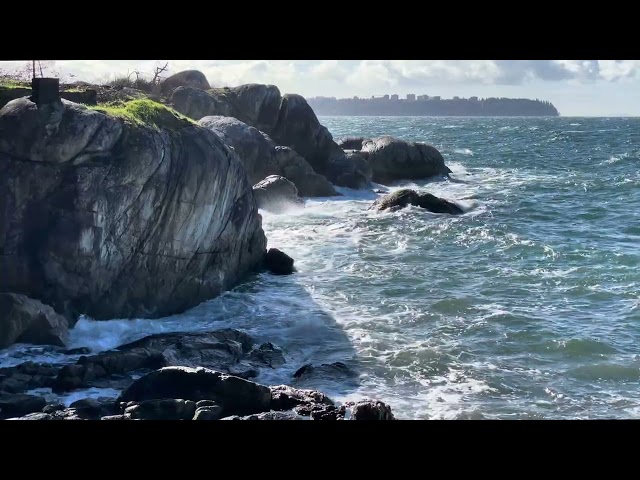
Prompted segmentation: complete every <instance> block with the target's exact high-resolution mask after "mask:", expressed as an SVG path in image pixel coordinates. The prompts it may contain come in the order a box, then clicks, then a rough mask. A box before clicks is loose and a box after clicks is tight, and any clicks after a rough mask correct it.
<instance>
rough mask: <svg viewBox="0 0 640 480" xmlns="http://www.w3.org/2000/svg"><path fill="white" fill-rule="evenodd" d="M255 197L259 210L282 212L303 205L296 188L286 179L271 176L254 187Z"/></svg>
mask: <svg viewBox="0 0 640 480" xmlns="http://www.w3.org/2000/svg"><path fill="white" fill-rule="evenodd" d="M253 195H254V196H255V197H256V202H257V204H258V207H259V208H263V209H265V210H268V211H271V212H281V211H283V210H287V209H288V208H291V207H292V206H297V205H302V203H303V202H302V199H301V198H300V197H299V196H298V189H297V188H296V186H295V185H294V184H293V183H292V182H290V181H289V180H287V179H286V178H284V177H281V176H279V175H270V176H268V177H267V178H265V179H264V180H262V181H261V182H258V183H256V184H255V185H254V186H253Z"/></svg>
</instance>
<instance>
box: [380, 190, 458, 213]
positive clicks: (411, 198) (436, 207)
mask: <svg viewBox="0 0 640 480" xmlns="http://www.w3.org/2000/svg"><path fill="white" fill-rule="evenodd" d="M407 205H414V206H416V207H421V208H424V209H426V210H429V211H430V212H434V213H449V214H451V215H459V214H461V213H464V211H463V210H462V209H461V208H460V207H458V206H457V205H456V204H455V203H452V202H449V201H447V200H444V199H442V198H438V197H435V196H433V195H431V194H430V193H423V194H420V193H418V192H416V191H415V190H409V189H402V190H396V191H395V192H393V193H390V194H388V195H385V196H384V197H382V198H379V199H378V200H376V201H375V203H374V206H375V207H377V209H378V210H391V211H394V210H398V209H400V208H404V207H406V206H407Z"/></svg>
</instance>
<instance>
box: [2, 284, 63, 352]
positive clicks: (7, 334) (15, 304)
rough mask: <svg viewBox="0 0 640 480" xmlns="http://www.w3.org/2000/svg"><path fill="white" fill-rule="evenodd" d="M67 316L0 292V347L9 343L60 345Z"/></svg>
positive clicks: (22, 296) (24, 298)
mask: <svg viewBox="0 0 640 480" xmlns="http://www.w3.org/2000/svg"><path fill="white" fill-rule="evenodd" d="M68 340H69V324H68V322H67V319H66V318H65V317H63V316H62V315H59V314H57V313H56V312H55V311H54V310H53V308H51V307H50V306H49V305H44V304H43V303H42V302H40V301H38V300H34V299H33V298H29V297H27V296H25V295H18V294H15V293H0V348H4V347H8V346H9V345H11V344H13V343H16V342H18V343H32V344H35V345H58V346H64V345H65V344H66V343H67V341H68Z"/></svg>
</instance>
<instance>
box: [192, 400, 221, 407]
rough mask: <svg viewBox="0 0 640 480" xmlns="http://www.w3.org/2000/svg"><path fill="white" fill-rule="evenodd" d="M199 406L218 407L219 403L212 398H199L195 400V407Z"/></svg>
mask: <svg viewBox="0 0 640 480" xmlns="http://www.w3.org/2000/svg"><path fill="white" fill-rule="evenodd" d="M201 407H219V405H218V404H217V403H216V402H214V401H213V400H199V401H197V402H196V408H201Z"/></svg>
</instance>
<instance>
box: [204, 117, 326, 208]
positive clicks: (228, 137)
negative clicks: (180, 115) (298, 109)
mask: <svg viewBox="0 0 640 480" xmlns="http://www.w3.org/2000/svg"><path fill="white" fill-rule="evenodd" d="M198 123H199V124H200V125H201V126H203V127H205V128H208V129H210V130H212V131H213V132H215V133H216V134H218V135H219V136H220V138H222V139H223V140H224V141H225V143H226V144H227V145H229V146H231V147H232V148H233V149H234V151H235V152H236V153H237V154H238V157H239V158H240V160H241V161H242V163H243V165H244V166H245V169H246V170H247V175H248V176H249V180H250V181H251V182H252V183H254V184H255V183H257V182H259V181H261V180H263V179H264V178H265V177H268V176H270V175H280V176H283V177H285V178H286V179H288V180H290V181H291V182H293V183H294V184H295V186H296V188H297V189H298V193H299V194H300V196H303V197H330V196H333V195H337V193H336V191H335V189H334V188H333V186H332V185H331V183H330V182H329V181H328V180H327V179H326V178H325V177H323V176H322V175H318V174H317V173H315V171H314V170H313V168H312V167H311V165H309V163H308V162H307V161H306V160H305V159H304V158H302V157H301V156H300V155H299V154H298V153H296V152H295V151H294V150H292V149H291V148H289V147H282V146H277V145H276V144H275V142H274V141H273V140H272V139H271V138H270V137H269V136H268V135H267V134H265V133H263V132H261V131H260V130H258V129H257V128H255V127H252V126H250V125H248V124H247V123H245V122H241V121H240V120H238V119H236V118H233V117H225V116H220V115H213V116H207V117H204V118H201V119H200V121H199V122H198Z"/></svg>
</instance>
